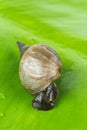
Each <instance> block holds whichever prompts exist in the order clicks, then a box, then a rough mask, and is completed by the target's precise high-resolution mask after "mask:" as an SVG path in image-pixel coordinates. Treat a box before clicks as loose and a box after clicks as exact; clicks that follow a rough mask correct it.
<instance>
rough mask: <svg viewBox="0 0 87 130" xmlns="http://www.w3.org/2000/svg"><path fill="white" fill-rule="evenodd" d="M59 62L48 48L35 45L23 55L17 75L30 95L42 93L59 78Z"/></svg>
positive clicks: (53, 52) (56, 56) (57, 57)
mask: <svg viewBox="0 0 87 130" xmlns="http://www.w3.org/2000/svg"><path fill="white" fill-rule="evenodd" d="M60 70H61V60H60V58H59V56H58V54H57V53H56V52H55V51H54V50H53V49H52V48H50V47H49V46H47V45H44V44H35V45H33V46H30V47H29V48H28V49H27V50H26V51H25V53H24V54H23V56H22V58H21V61H20V67H19V75H20V79H21V82H22V84H23V85H24V87H25V88H26V89H27V90H28V91H29V92H30V93H32V94H35V93H37V92H40V91H43V90H44V89H45V88H47V87H48V85H50V84H51V83H52V82H53V81H54V80H56V79H57V78H58V77H59V76H60Z"/></svg>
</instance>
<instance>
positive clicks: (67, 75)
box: [0, 0, 87, 130]
mask: <svg viewBox="0 0 87 130" xmlns="http://www.w3.org/2000/svg"><path fill="white" fill-rule="evenodd" d="M86 32H87V1H85V0H76V1H75V0H74V1H71V0H66V1H64V0H61V1H60V0H59V1H58V0H55V1H54V0H41V1H38V0H0V130H35V129H37V130H57V129H58V130H86V129H87V33H86ZM17 40H18V41H21V42H23V43H26V44H28V45H33V44H35V43H45V44H47V45H49V46H50V47H52V48H53V49H54V50H56V51H57V53H58V54H59V55H60V57H61V60H62V74H61V77H60V79H58V80H56V81H55V82H56V84H57V86H58V89H59V99H58V102H57V104H56V107H55V108H54V109H52V110H50V111H38V110H35V109H34V108H32V105H31V102H32V99H33V96H32V95H31V94H29V93H28V92H27V91H26V90H25V89H24V87H23V86H22V84H21V82H20V79H19V73H18V69H19V62H20V54H19V50H18V47H17V45H16V41H17Z"/></svg>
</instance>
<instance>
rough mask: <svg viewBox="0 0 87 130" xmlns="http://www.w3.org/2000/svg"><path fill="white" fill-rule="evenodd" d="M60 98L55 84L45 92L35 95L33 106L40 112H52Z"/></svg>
mask: <svg viewBox="0 0 87 130" xmlns="http://www.w3.org/2000/svg"><path fill="white" fill-rule="evenodd" d="M57 98H58V90H57V87H56V85H55V84H54V83H52V84H51V85H49V86H48V87H47V88H46V89H45V90H44V91H41V92H39V93H37V94H36V95H35V98H34V100H33V101H32V106H33V107H34V108H36V109H39V110H50V109H52V108H53V107H54V106H55V103H56V101H57Z"/></svg>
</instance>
